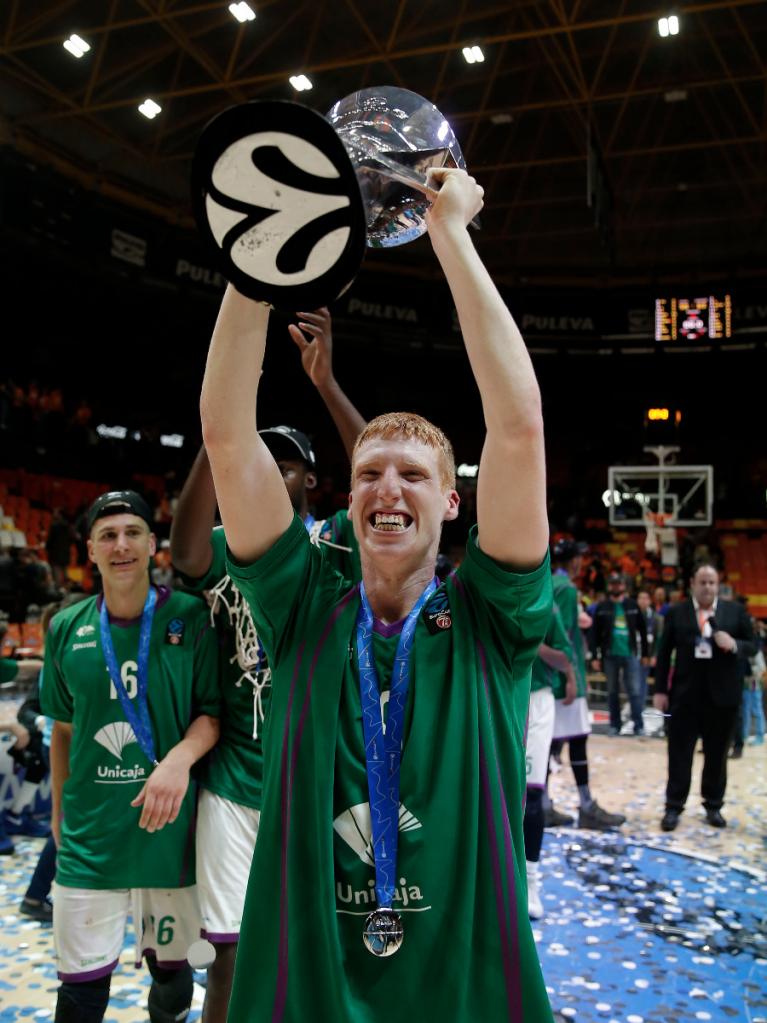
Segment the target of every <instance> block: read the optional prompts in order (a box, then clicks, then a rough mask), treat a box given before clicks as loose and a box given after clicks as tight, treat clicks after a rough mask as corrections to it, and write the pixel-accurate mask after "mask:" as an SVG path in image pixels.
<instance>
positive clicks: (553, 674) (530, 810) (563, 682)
mask: <svg viewBox="0 0 767 1023" xmlns="http://www.w3.org/2000/svg"><path fill="white" fill-rule="evenodd" d="M573 661H574V654H573V648H572V645H571V643H570V639H569V637H568V635H567V632H566V631H565V627H564V625H563V624H562V616H561V615H560V613H559V609H558V607H557V606H556V604H555V605H554V606H553V608H552V613H551V621H550V622H549V628H548V631H547V632H546V637H545V639H544V641H543V642H542V643H541V645H540V647H539V648H538V656H537V657H536V658H535V660H534V661H533V674H532V682H531V686H530V711H529V713H528V717H527V741H526V743H525V748H526V750H527V794H526V799H525V819H524V826H525V858H526V860H527V909H528V913H529V915H530V919H531V920H540V918H541V917H542V916H543V903H542V902H541V894H540V876H539V872H538V863H539V861H540V858H541V846H542V845H543V830H544V814H543V794H544V792H545V791H546V779H547V777H548V770H549V751H550V749H551V740H552V737H553V735H554V714H555V701H556V700H557V699H561V700H562V703H563V705H564V706H565V707H568V706H570V705H571V704H572V702H573V701H574V700H575V697H576V693H577V682H576V679H575V669H574V667H573Z"/></svg>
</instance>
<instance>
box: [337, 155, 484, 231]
mask: <svg viewBox="0 0 767 1023" xmlns="http://www.w3.org/2000/svg"><path fill="white" fill-rule="evenodd" d="M370 155H371V158H372V159H373V160H375V162H376V163H377V164H379V165H380V166H378V167H366V166H365V165H364V164H362V165H359V166H357V174H378V175H379V176H380V177H382V178H388V179H389V180H390V181H398V182H399V183H400V184H401V185H407V186H408V187H409V188H415V189H416V191H418V192H421V193H422V195H425V196H426V198H427V199H429V200H430V202H434V200H435V199H436V198H437V196H438V195H439V189H438V188H434V187H432V186H431V185H430V184H429V183H428V179H427V177H426V175H425V174H421V172H420V171H417V170H415V169H414V168H410V167H407V166H405V165H403V164H401V163H399V162H398V161H397V160H392V159H391V158H390V157H389V156H387V155H386V153H382V152H378V151H377V152H375V153H371V154H370ZM469 226H470V227H473V228H474V230H475V231H479V230H480V228H481V226H482V225H481V223H480V220H479V217H474V219H473V220H472V221H471V223H470V225H469Z"/></svg>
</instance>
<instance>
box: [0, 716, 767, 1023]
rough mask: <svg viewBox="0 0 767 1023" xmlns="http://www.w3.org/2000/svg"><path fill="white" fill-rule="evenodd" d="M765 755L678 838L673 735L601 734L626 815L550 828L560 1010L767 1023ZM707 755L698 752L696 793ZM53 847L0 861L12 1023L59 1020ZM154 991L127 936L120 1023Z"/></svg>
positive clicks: (543, 939)
mask: <svg viewBox="0 0 767 1023" xmlns="http://www.w3.org/2000/svg"><path fill="white" fill-rule="evenodd" d="M765 750H767V747H764V746H762V747H747V748H746V752H745V755H744V757H743V759H742V760H739V761H731V764H730V780H729V785H728V793H727V804H726V806H725V808H724V813H725V816H726V817H727V818H728V821H729V827H728V828H727V829H725V830H721V831H718V830H715V829H713V828H710V827H709V826H708V825H707V824H706V823H705V820H704V817H703V813H702V811H701V810H700V807H699V800H698V797H697V795H693V796H692V797H691V799H690V802H689V804H688V809H687V812H686V813H685V814H684V815H683V817H682V821H681V823H680V826H679V828H678V830H677V831H676V832H674V833H673V834H672V835H664V834H663V833H662V832H661V831H660V830H659V821H660V816H661V813H662V806H663V787H664V780H665V742H664V741H663V740H662V739H656V738H642V739H635V738H633V737H618V738H608V737H607V736H603V735H593V736H592V737H591V739H590V740H589V751H590V761H591V775H592V791H593V793H594V795H595V796H596V797H597V798H598V799H599V801H600V803H601V804H602V805H603V806H605V807H606V808H607V809H610V810H621V811H622V812H624V813H626V815H627V817H628V821H627V823H626V824H625V825H624V826H623V827H622V828H621V829H620V830H619V831H617V832H614V833H607V834H602V833H594V832H586V831H578V830H577V829H574V828H561V829H558V830H555V831H550V832H547V834H546V839H545V842H544V849H543V856H542V873H543V903H544V908H545V910H546V915H545V917H544V919H543V920H541V921H537V922H536V924H535V926H534V933H535V936H536V940H537V943H538V949H539V952H540V959H541V964H542V967H543V973H544V977H545V979H546V983H547V986H548V989H549V994H550V997H551V1002H552V1005H553V1007H554V1009H555V1011H556V1013H557V1014H558V1015H559V1018H560V1019H562V1020H575V1021H576V1023H672V1021H673V1023H688V1021H689V1023H697V1021H698V1020H708V1021H712V1023H759V1021H761V1023H767V929H766V919H767V886H766V885H765V881H767V870H765V868H766V867H767V842H766V839H767V753H766V752H765ZM563 759H564V766H563V767H562V769H561V770H560V771H559V772H558V773H556V774H555V775H554V776H553V777H552V784H551V789H552V795H553V798H554V801H555V803H556V805H557V806H558V807H559V808H561V809H564V810H570V811H575V810H576V805H577V799H576V791H575V787H574V785H573V783H572V776H571V773H570V770H569V768H568V767H567V751H566V749H565V753H564V757H563ZM701 760H702V758H701V757H699V756H698V757H696V761H697V763H696V769H695V775H694V779H693V793H696V792H697V790H698V787H699V778H700V761H701ZM41 841H42V840H20V841H18V843H17V853H16V855H15V856H13V857H3V858H1V859H0V918H1V922H2V927H1V928H0V1021H3V1023H5V1021H9V1023H10V1021H14V1020H28V1019H51V1018H52V1016H53V1005H54V1000H55V991H56V986H57V980H56V972H55V968H54V964H53V955H52V947H51V933H50V928H49V927H46V926H41V925H39V924H37V923H35V922H34V921H29V920H27V919H26V918H25V917H22V916H20V915H19V913H18V905H19V902H20V900H21V897H22V895H23V892H24V890H25V888H26V885H27V883H28V879H29V875H30V873H31V871H32V868H33V866H34V863H35V861H36V857H37V853H38V851H39V848H40V846H41ZM198 979H200V980H204V976H203V975H201V974H198ZM147 992H148V979H147V974H146V972H145V971H144V970H136V969H135V968H134V967H133V965H132V949H131V947H130V946H129V945H126V949H125V952H124V954H123V957H122V960H121V963H120V966H119V967H118V969H117V971H116V972H115V974H114V977H113V984H112V997H111V1000H110V1005H109V1009H108V1011H107V1015H106V1020H107V1021H108V1023H139V1021H142V1023H143V1021H144V1020H146V1019H147V1016H146V1008H145V1007H146V996H147ZM202 996H203V988H202V987H201V986H199V985H197V986H196V988H195V1008H194V1009H193V1012H192V1015H191V1016H190V1019H191V1020H196V1019H198V1018H199V1010H200V1006H201V1004H202ZM446 1023H448V1021H446ZM478 1023H480V1021H478Z"/></svg>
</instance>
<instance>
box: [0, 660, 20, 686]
mask: <svg viewBox="0 0 767 1023" xmlns="http://www.w3.org/2000/svg"><path fill="white" fill-rule="evenodd" d="M18 673H19V662H18V661H14V659H13V658H12V657H0V682H13V681H14V679H15V678H16V676H17V675H18Z"/></svg>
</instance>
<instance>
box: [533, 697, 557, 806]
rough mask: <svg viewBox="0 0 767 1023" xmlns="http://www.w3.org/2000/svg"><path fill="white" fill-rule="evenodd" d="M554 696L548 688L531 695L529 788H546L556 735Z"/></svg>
mask: <svg viewBox="0 0 767 1023" xmlns="http://www.w3.org/2000/svg"><path fill="white" fill-rule="evenodd" d="M555 703H556V700H555V699H554V694H553V693H552V691H551V689H550V688H549V687H548V686H546V688H545V689H536V690H535V692H533V693H530V710H529V711H528V714H527V743H526V746H525V759H526V762H527V787H528V788H534V789H545V788H546V770H547V768H548V766H549V751H550V749H551V739H552V736H553V735H554V704H555Z"/></svg>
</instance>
